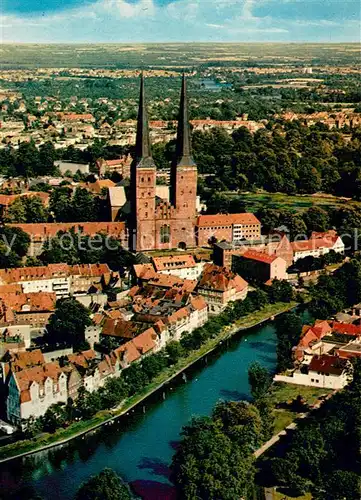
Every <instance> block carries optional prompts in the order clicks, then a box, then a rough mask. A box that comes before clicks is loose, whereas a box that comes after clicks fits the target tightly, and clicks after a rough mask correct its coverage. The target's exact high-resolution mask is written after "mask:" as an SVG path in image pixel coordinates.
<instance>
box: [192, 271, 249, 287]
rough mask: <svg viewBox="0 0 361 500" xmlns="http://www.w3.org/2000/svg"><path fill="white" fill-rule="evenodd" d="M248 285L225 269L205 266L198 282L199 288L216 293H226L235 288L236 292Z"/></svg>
mask: <svg viewBox="0 0 361 500" xmlns="http://www.w3.org/2000/svg"><path fill="white" fill-rule="evenodd" d="M247 286H248V283H247V281H245V280H244V279H243V278H242V277H241V276H239V275H238V274H235V273H233V272H232V271H231V270H230V269H228V268H227V267H221V266H216V265H215V264H206V265H205V266H204V269H203V273H202V275H201V278H200V280H199V288H210V289H213V290H218V291H222V292H224V291H226V290H230V289H232V288H236V289H237V291H238V292H240V291H242V290H244V289H245V288H247Z"/></svg>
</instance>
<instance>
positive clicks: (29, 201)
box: [5, 195, 48, 224]
mask: <svg viewBox="0 0 361 500" xmlns="http://www.w3.org/2000/svg"><path fill="white" fill-rule="evenodd" d="M47 217H48V214H47V210H46V209H45V207H44V205H43V202H42V201H41V198H40V197H39V196H35V195H34V196H19V197H18V198H16V199H15V200H14V201H13V203H11V205H10V206H9V208H8V210H7V213H6V215H5V222H9V223H18V224H21V223H33V222H34V223H39V222H45V221H46V220H47Z"/></svg>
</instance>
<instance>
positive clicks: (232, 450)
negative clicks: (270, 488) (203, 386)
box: [172, 401, 262, 500]
mask: <svg viewBox="0 0 361 500" xmlns="http://www.w3.org/2000/svg"><path fill="white" fill-rule="evenodd" d="M261 428H262V423H261V418H260V416H259V413H258V410H257V409H256V408H255V407H254V406H253V405H249V404H248V403H245V402H242V401H241V402H239V403H236V402H229V403H224V402H221V403H219V404H218V405H217V406H216V407H215V409H214V412H213V415H212V418H208V417H200V418H194V419H193V420H192V421H191V423H190V424H189V425H188V426H186V427H184V429H183V431H182V441H181V443H180V445H179V448H178V450H177V452H176V454H175V455H174V457H173V462H172V479H173V481H174V483H175V485H176V488H177V492H178V494H179V496H180V497H181V498H184V499H189V500H190V499H194V498H201V499H208V498H220V499H225V500H227V499H229V500H231V499H232V500H233V499H234V498H240V497H246V496H247V495H248V494H250V493H251V492H252V490H253V476H254V467H253V455H252V450H254V449H255V447H257V446H258V444H259V443H260V435H261Z"/></svg>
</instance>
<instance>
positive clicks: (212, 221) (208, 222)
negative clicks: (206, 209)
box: [197, 213, 261, 227]
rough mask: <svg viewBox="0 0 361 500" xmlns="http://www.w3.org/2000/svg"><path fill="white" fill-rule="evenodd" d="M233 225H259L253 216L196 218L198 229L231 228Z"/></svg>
mask: <svg viewBox="0 0 361 500" xmlns="http://www.w3.org/2000/svg"><path fill="white" fill-rule="evenodd" d="M234 224H240V225H243V224H259V225H260V224H261V223H260V221H259V220H258V219H257V217H256V216H255V215H254V214H251V213H243V214H217V215H200V216H199V217H198V222H197V226H198V227H219V226H232V225H234Z"/></svg>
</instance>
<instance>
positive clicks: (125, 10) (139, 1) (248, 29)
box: [0, 0, 359, 43]
mask: <svg viewBox="0 0 361 500" xmlns="http://www.w3.org/2000/svg"><path fill="white" fill-rule="evenodd" d="M159 1H160V0H130V1H126V0H96V1H95V2H93V3H86V4H83V5H80V6H77V7H72V8H68V9H65V10H61V11H58V12H51V13H48V14H44V15H40V14H39V13H34V14H32V15H27V16H26V15H24V14H21V15H14V14H8V15H4V16H3V17H2V18H0V30H1V38H2V41H4V42H43V43H47V42H129V43H134V42H152V41H154V42H160V41H173V42H180V41H185V42H187V41H298V40H301V41H305V40H306V41H322V40H327V41H334V42H336V41H357V40H358V39H359V23H358V21H357V20H355V19H354V18H353V16H352V15H351V14H352V13H351V14H350V16H349V17H344V16H343V17H341V16H339V17H337V18H330V15H329V12H326V10H325V9H324V8H323V7H322V6H323V5H324V2H326V3H327V2H330V1H332V0H312V2H311V3H312V4H313V10H314V11H315V13H316V11H317V15H316V14H315V15H314V16H311V14H310V13H309V12H310V10H309V7H310V5H309V4H310V0H302V2H300V1H298V0H170V1H168V3H164V0H162V3H159ZM353 1H354V0H349V2H353ZM336 2H338V0H336ZM346 3H347V2H346ZM295 5H297V12H299V14H300V15H299V16H297V17H295V16H294V15H293V12H294V11H292V16H290V17H285V14H284V13H285V12H286V11H285V10H282V9H284V7H287V8H291V7H292V8H293V7H294V6H295ZM305 6H307V9H306V11H302V9H303V8H305ZM320 9H321V10H320ZM321 13H323V14H324V16H323V17H321ZM306 14H307V16H308V17H306ZM335 27H337V30H335V29H334V28H335ZM316 28H317V29H316Z"/></svg>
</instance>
